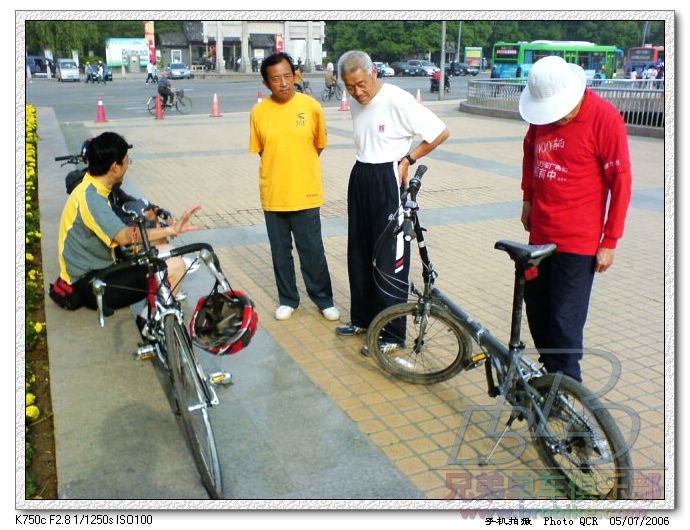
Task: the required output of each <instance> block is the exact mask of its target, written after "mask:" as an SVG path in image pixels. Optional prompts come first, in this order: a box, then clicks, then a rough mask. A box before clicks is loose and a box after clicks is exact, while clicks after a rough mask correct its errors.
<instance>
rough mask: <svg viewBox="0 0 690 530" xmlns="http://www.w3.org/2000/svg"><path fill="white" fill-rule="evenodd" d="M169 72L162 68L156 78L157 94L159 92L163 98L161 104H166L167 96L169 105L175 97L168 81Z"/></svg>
mask: <svg viewBox="0 0 690 530" xmlns="http://www.w3.org/2000/svg"><path fill="white" fill-rule="evenodd" d="M169 77H170V72H169V71H167V70H163V75H162V76H160V77H159V78H158V94H160V96H161V99H162V100H163V101H162V103H163V106H164V107H165V106H166V105H167V104H168V98H170V105H172V102H173V99H174V98H175V92H173V86H172V83H171V82H170V79H168V78H169Z"/></svg>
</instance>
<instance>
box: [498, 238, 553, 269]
mask: <svg viewBox="0 0 690 530" xmlns="http://www.w3.org/2000/svg"><path fill="white" fill-rule="evenodd" d="M494 248H495V249H498V250H503V251H505V252H507V253H508V255H509V256H510V259H512V260H513V261H514V262H515V263H517V264H519V265H524V264H526V263H531V264H532V265H538V264H539V262H540V261H541V260H543V259H544V258H546V257H548V256H550V255H551V254H553V253H554V251H555V250H556V245H555V243H548V244H546V245H527V244H525V243H516V242H514V241H506V240H503V239H502V240H500V241H496V243H495V244H494Z"/></svg>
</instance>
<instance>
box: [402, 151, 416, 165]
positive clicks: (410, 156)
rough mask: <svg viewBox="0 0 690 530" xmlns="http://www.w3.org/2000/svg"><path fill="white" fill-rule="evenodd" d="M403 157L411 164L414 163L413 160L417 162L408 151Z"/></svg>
mask: <svg viewBox="0 0 690 530" xmlns="http://www.w3.org/2000/svg"><path fill="white" fill-rule="evenodd" d="M405 158H407V161H408V162H409V163H410V165H411V166H414V165H415V162H417V160H415V159H414V158H412V155H411V154H410V153H407V154H406V155H405Z"/></svg>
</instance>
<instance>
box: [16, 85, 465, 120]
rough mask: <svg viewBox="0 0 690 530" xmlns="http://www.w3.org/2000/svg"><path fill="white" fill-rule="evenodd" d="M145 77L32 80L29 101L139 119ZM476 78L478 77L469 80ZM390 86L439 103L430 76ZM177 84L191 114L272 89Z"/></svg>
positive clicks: (244, 104)
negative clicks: (100, 108) (215, 100)
mask: <svg viewBox="0 0 690 530" xmlns="http://www.w3.org/2000/svg"><path fill="white" fill-rule="evenodd" d="M145 78H146V75H145V74H142V75H135V74H127V75H126V76H125V77H121V76H118V75H115V78H114V80H113V82H112V83H108V84H106V85H105V86H104V85H94V84H92V83H89V84H86V83H84V81H83V79H82V81H80V82H78V83H60V82H58V81H57V80H55V79H50V80H48V79H32V80H31V82H27V84H26V102H27V103H30V104H33V105H36V106H39V107H52V108H53V109H54V110H55V113H56V115H57V119H58V122H59V123H66V122H72V121H84V120H89V119H95V118H96V112H97V105H98V98H103V105H104V107H105V109H106V114H107V117H108V119H111V118H112V119H125V118H137V117H138V118H140V117H143V116H145V115H147V114H148V111H147V109H146V102H147V100H148V98H149V96H150V95H152V94H155V93H156V89H155V86H152V85H146V84H145V83H144V80H145ZM306 79H308V80H309V82H310V86H311V88H312V91H313V96H314V97H316V98H317V99H318V100H319V101H321V91H322V90H323V88H324V83H323V76H321V74H310V75H307V76H306ZM470 79H474V78H470ZM467 80H468V78H467V77H454V78H452V80H451V92H450V93H448V94H444V95H443V98H444V99H463V98H465V97H466V94H467ZM385 81H386V82H387V83H394V84H396V85H398V86H400V87H401V88H404V89H405V90H408V91H410V92H411V93H412V94H415V95H416V93H417V90H419V92H420V96H421V98H422V99H423V100H424V101H429V100H432V101H437V100H438V93H433V94H432V93H430V91H429V84H430V81H429V78H428V77H388V78H386V79H385ZM173 86H175V87H176V88H183V89H184V91H185V95H186V96H189V98H190V99H191V100H192V112H191V114H208V113H210V112H211V108H212V104H213V96H214V94H215V95H217V97H218V101H219V106H220V110H221V112H242V111H245V110H246V111H248V110H249V109H251V107H252V105H254V104H255V103H256V101H257V98H258V95H259V91H261V93H262V96H263V97H267V95H268V89H267V88H266V87H265V86H264V85H263V84H262V83H261V77H260V74H258V73H257V74H246V75H242V74H240V75H237V76H236V77H230V78H226V79H208V78H207V79H184V80H176V81H173ZM322 104H323V105H324V107H338V106H340V101H339V100H336V99H332V100H330V101H327V102H322Z"/></svg>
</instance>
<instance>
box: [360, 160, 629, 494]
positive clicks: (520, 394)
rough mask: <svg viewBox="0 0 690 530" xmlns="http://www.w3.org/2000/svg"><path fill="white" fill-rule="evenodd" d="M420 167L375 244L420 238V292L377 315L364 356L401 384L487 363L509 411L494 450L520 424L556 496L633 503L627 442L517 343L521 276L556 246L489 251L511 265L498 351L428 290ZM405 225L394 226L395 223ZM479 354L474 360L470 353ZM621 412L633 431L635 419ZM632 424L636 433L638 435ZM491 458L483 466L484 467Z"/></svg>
mask: <svg viewBox="0 0 690 530" xmlns="http://www.w3.org/2000/svg"><path fill="white" fill-rule="evenodd" d="M426 169H427V168H426V167H425V166H420V167H419V168H418V169H417V173H416V174H415V176H414V177H413V178H412V179H410V183H409V187H408V189H407V190H406V191H405V192H404V194H403V197H402V205H401V209H402V212H401V211H400V210H399V211H397V212H395V213H394V214H392V215H391V216H390V222H389V224H388V227H387V228H386V230H385V231H384V232H383V233H382V235H381V237H380V238H379V243H380V244H386V243H385V242H386V241H389V239H388V237H387V236H393V237H397V236H398V234H400V233H401V232H402V233H403V237H404V238H405V239H406V240H407V241H411V240H413V239H416V240H417V246H418V249H419V256H420V259H421V263H422V277H423V281H424V288H423V289H421V290H420V289H418V288H417V287H416V286H415V285H414V283H411V284H410V288H409V294H411V295H412V298H413V300H412V301H410V302H403V303H399V304H397V305H393V306H391V307H388V308H386V309H385V310H383V311H381V313H379V314H378V315H377V316H376V317H375V318H374V320H373V321H372V322H371V324H370V325H369V328H368V334H367V349H368V352H371V353H372V354H373V356H374V358H375V359H376V361H377V362H378V364H379V366H380V367H381V368H383V370H385V371H386V372H387V373H389V374H391V375H393V376H394V377H396V378H399V379H401V380H403V381H407V382H410V383H417V384H433V383H438V382H441V381H445V380H447V379H450V378H451V377H453V376H455V375H457V374H458V373H459V372H461V371H463V370H470V369H473V368H476V367H477V366H479V365H481V364H484V367H485V372H486V381H487V385H488V393H489V395H490V396H491V397H495V398H499V396H502V398H503V399H504V400H505V402H507V403H508V404H510V406H511V410H512V412H511V414H510V417H509V419H508V421H507V424H506V427H505V430H504V431H503V433H502V434H501V435H500V436H499V437H498V440H497V441H496V444H495V446H494V448H493V450H492V451H491V453H490V455H489V456H491V455H492V454H493V452H494V451H495V449H496V448H497V447H498V445H499V444H500V443H501V440H502V438H503V436H504V435H505V433H506V432H507V430H508V429H509V428H510V427H511V425H512V424H513V423H514V422H515V421H516V420H521V421H527V422H528V426H529V431H530V433H531V436H532V439H533V440H535V442H536V448H537V451H538V453H539V455H540V457H541V458H542V460H543V461H544V462H545V463H546V464H547V466H549V467H550V468H553V469H554V472H553V477H554V480H555V481H556V482H557V483H558V486H559V487H560V488H561V491H562V492H571V493H573V494H577V495H578V497H577V498H592V499H615V498H628V499H629V498H630V490H631V486H632V484H631V476H632V465H631V459H630V455H629V447H630V444H629V443H626V442H625V441H624V439H623V436H622V435H621V432H620V430H619V429H618V426H617V425H616V422H615V421H614V419H613V417H612V416H611V413H610V412H609V411H608V410H607V408H606V405H604V404H603V403H602V402H601V401H600V400H599V399H598V398H597V396H596V395H595V394H594V393H593V392H591V391H590V390H588V389H587V388H586V387H585V386H583V385H582V384H581V383H579V382H578V381H576V380H574V379H572V378H570V377H568V376H565V375H563V374H561V373H557V374H553V373H546V372H545V370H544V369H543V368H541V367H539V366H537V364H536V363H535V362H533V361H532V360H530V359H529V358H527V357H526V356H525V355H524V353H525V351H524V350H525V345H524V344H523V343H522V341H521V339H520V328H521V320H522V304H523V301H524V291H525V281H526V277H530V275H532V274H534V273H536V271H537V269H536V268H537V267H538V265H539V263H540V262H541V261H542V260H543V259H544V258H546V257H548V256H549V255H551V254H552V253H553V252H554V251H555V249H556V245H554V244H549V245H526V244H522V243H515V242H511V241H504V240H503V241H498V242H496V244H495V245H494V248H496V249H498V250H502V251H504V252H506V253H507V254H508V256H509V257H510V258H511V259H512V260H513V262H514V264H515V283H514V289H513V311H512V320H511V326H510V341H509V343H508V345H505V344H503V343H502V342H500V341H499V340H498V339H496V338H495V337H494V336H493V335H491V333H490V332H489V331H488V330H487V329H486V328H485V327H483V326H482V325H481V324H480V323H479V322H477V321H476V320H474V319H473V318H472V317H471V316H470V315H469V314H468V313H466V312H465V311H464V310H463V309H462V308H461V307H460V306H458V305H457V304H456V303H455V302H453V301H452V300H451V299H450V298H449V297H447V296H446V295H444V294H443V293H442V292H441V291H440V290H439V289H437V288H436V287H435V286H434V282H435V280H436V278H437V276H438V274H437V272H436V270H435V269H434V267H433V265H432V263H431V260H430V258H429V251H428V247H427V245H426V242H425V240H424V231H425V229H424V228H422V226H421V224H420V221H419V216H418V211H419V205H418V204H417V202H416V199H417V193H418V191H419V189H420V187H421V179H422V176H423V175H424V172H425V171H426ZM400 214H402V218H403V221H402V223H399V221H398V218H399V215H400ZM374 266H375V270H376V274H377V277H379V278H381V279H382V281H383V282H388V284H387V285H384V286H383V287H382V288H389V289H395V288H397V287H398V286H396V285H395V282H394V281H393V280H391V279H390V278H386V277H385V276H383V275H382V274H381V271H380V270H379V269H378V268H377V267H376V263H374ZM473 343H474V344H477V345H478V346H479V351H478V352H476V353H472V345H473ZM616 408H618V409H621V410H626V413H627V414H629V415H630V417H631V418H632V419H633V423H634V422H635V421H637V422H638V424H639V419H637V420H636V418H637V416H636V415H635V413H634V411H632V410H631V409H629V408H627V407H622V406H620V405H616ZM638 428H639V425H637V426H635V425H634V426H633V431H636V430H637V429H638ZM487 461H488V458H487V459H484V460H482V461H481V463H484V464H485V463H488V462H487Z"/></svg>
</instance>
